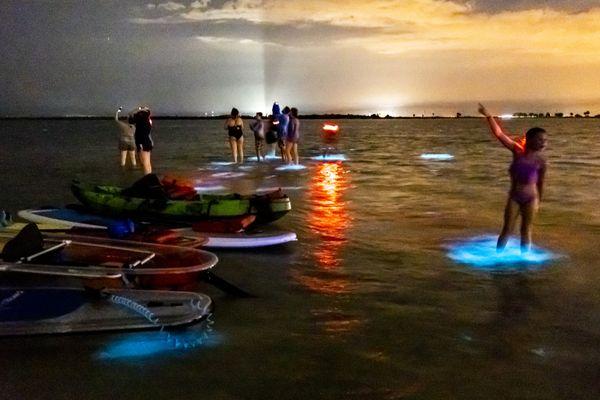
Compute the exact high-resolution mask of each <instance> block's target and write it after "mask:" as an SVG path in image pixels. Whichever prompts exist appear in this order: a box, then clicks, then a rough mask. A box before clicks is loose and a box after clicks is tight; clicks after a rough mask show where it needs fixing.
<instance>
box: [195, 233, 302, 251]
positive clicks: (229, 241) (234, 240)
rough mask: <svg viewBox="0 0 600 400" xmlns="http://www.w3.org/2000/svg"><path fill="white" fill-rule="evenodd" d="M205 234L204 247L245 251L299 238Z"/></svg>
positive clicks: (288, 236)
mask: <svg viewBox="0 0 600 400" xmlns="http://www.w3.org/2000/svg"><path fill="white" fill-rule="evenodd" d="M185 232H187V231H185ZM185 232H184V233H185ZM205 234H206V235H208V242H206V243H205V244H204V246H203V247H211V248H224V249H226V248H231V249H243V248H252V247H267V246H276V245H279V244H284V243H288V242H293V241H296V240H298V237H297V236H296V233H295V232H286V231H263V232H251V233H246V232H240V233H205Z"/></svg>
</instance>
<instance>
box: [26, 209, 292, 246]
mask: <svg viewBox="0 0 600 400" xmlns="http://www.w3.org/2000/svg"><path fill="white" fill-rule="evenodd" d="M18 215H19V217H21V218H23V219H25V220H27V221H31V222H35V223H41V224H50V225H62V226H65V227H79V228H98V229H106V228H107V227H108V226H111V225H113V224H118V223H122V221H119V220H117V219H114V218H108V217H103V216H97V215H94V214H88V213H85V212H81V211H78V210H72V209H69V208H48V209H40V210H33V209H30V210H21V211H19V213H18ZM172 230H173V231H175V232H178V233H180V234H182V235H183V236H193V235H201V236H202V237H205V238H208V241H207V242H206V243H205V244H204V245H203V246H204V247H211V248H231V249H236V248H239V249H243V248H252V247H266V246H275V245H280V244H284V243H288V242H293V241H296V240H297V239H298V238H297V236H296V233H294V232H290V231H277V230H270V229H265V230H261V231H260V232H250V233H246V232H241V233H211V232H196V231H194V230H192V229H191V228H175V229H172Z"/></svg>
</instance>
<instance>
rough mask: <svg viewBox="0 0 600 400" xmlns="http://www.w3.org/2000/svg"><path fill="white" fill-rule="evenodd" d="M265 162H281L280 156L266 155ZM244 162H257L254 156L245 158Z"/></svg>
mask: <svg viewBox="0 0 600 400" xmlns="http://www.w3.org/2000/svg"><path fill="white" fill-rule="evenodd" d="M265 160H281V156H278V155H277V154H267V155H265ZM246 161H250V162H258V160H257V159H256V156H250V157H248V158H246Z"/></svg>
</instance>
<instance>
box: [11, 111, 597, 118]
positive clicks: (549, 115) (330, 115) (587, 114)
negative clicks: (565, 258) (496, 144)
mask: <svg viewBox="0 0 600 400" xmlns="http://www.w3.org/2000/svg"><path fill="white" fill-rule="evenodd" d="M228 117H229V114H220V115H153V116H152V118H153V119H155V120H175V119H179V120H181V119H184V120H185V119H189V120H223V119H227V118H228ZM299 117H300V119H457V118H482V117H481V116H479V115H463V114H461V113H456V114H455V115H452V116H450V115H436V114H435V113H432V114H428V115H425V114H421V115H417V114H413V115H411V116H391V115H381V114H342V113H324V114H301V115H300V116H299ZM504 117H509V118H600V114H593V113H591V112H585V113H583V114H574V113H569V114H565V113H549V112H547V113H525V112H518V113H513V114H510V115H504ZM242 118H244V119H252V118H254V115H249V114H242ZM112 119H114V116H106V115H48V116H0V120H112Z"/></svg>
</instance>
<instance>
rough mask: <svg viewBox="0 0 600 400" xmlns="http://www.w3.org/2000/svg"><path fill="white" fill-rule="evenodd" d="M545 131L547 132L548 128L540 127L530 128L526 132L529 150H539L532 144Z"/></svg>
mask: <svg viewBox="0 0 600 400" xmlns="http://www.w3.org/2000/svg"><path fill="white" fill-rule="evenodd" d="M544 133H546V130H545V129H543V128H538V127H535V128H531V129H530V130H528V131H527V133H526V134H525V148H526V149H528V150H538V149H536V148H532V147H531V146H532V145H533V144H534V141H535V139H536V138H537V137H538V136H540V135H542V134H544Z"/></svg>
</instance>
